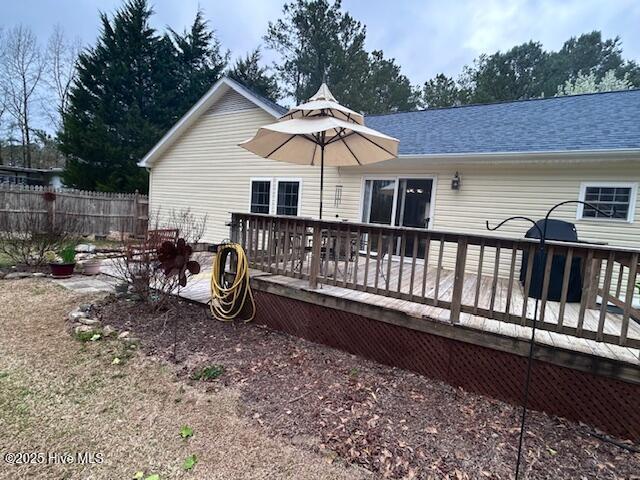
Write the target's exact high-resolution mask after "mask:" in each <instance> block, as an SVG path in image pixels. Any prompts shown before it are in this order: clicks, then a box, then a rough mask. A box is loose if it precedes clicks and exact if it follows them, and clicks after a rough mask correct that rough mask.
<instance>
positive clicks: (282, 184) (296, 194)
mask: <svg viewBox="0 0 640 480" xmlns="http://www.w3.org/2000/svg"><path fill="white" fill-rule="evenodd" d="M299 200H300V182H299V181H297V180H293V181H291V180H279V181H278V198H277V203H276V214H277V215H292V216H296V215H298V202H299Z"/></svg>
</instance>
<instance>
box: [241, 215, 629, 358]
mask: <svg viewBox="0 0 640 480" xmlns="http://www.w3.org/2000/svg"><path fill="white" fill-rule="evenodd" d="M232 238H233V239H234V240H235V241H238V242H239V243H241V244H242V245H243V247H244V248H245V250H246V252H247V255H248V257H249V262H250V266H251V267H252V268H255V269H260V270H263V271H267V272H271V273H274V274H279V275H287V276H291V277H296V278H301V279H306V280H308V282H309V285H310V287H311V288H316V287H317V286H318V284H330V285H336V286H340V287H343V288H348V289H352V290H359V291H362V292H369V293H373V294H378V295H384V296H387V297H393V298H398V299H402V300H407V301H411V302H417V303H422V304H425V305H430V306H434V307H440V308H442V309H446V310H448V311H449V312H450V315H449V321H450V322H452V323H458V322H459V321H460V317H461V315H471V316H477V317H482V318H488V319H492V320H498V321H501V322H507V323H510V324H514V325H519V326H529V327H530V326H532V325H533V320H534V318H537V320H538V321H537V323H536V325H537V327H538V328H541V329H544V330H548V331H552V332H559V333H563V334H568V335H572V336H575V337H580V338H586V339H590V340H595V341H599V342H607V343H611V344H617V345H622V346H626V347H631V348H640V309H638V307H637V305H636V304H635V303H634V295H636V283H637V282H638V274H639V273H640V268H639V261H640V257H639V256H640V251H639V250H632V249H625V248H614V247H608V246H601V245H591V244H584V243H565V242H551V241H550V242H548V243H547V255H546V257H545V256H543V255H540V252H539V251H538V242H537V241H536V240H531V239H524V238H523V239H513V238H503V237H495V236H488V235H487V236H483V235H466V234H458V233H450V232H439V231H432V230H422V229H412V228H401V227H388V226H380V225H372V224H358V223H347V222H336V221H319V220H311V219H304V218H296V217H283V216H270V215H260V214H246V213H234V214H232ZM445 251H448V252H453V258H454V262H453V264H452V266H451V267H452V268H446V267H445V263H444V260H443V259H444V252H445ZM523 258H524V259H525V261H524V262H523ZM558 263H559V268H558ZM552 289H553V290H555V291H556V293H555V295H556V296H557V297H558V298H554V299H552V298H551V295H550V292H551V290H552ZM533 295H535V296H537V297H538V298H539V304H538V311H537V313H536V312H535V300H534V299H533V298H530V297H531V296H533Z"/></svg>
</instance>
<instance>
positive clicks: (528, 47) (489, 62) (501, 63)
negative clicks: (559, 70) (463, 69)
mask: <svg viewBox="0 0 640 480" xmlns="http://www.w3.org/2000/svg"><path fill="white" fill-rule="evenodd" d="M546 61H547V53H546V52H545V51H544V50H543V49H542V45H541V44H540V43H539V42H527V43H523V44H522V45H518V46H515V47H513V48H512V49H511V50H509V51H507V52H505V53H501V52H496V53H494V54H493V55H489V56H487V55H481V56H480V58H479V59H478V60H477V62H476V68H475V70H474V71H473V72H472V73H471V79H472V82H473V84H474V86H475V89H474V91H473V93H472V95H471V98H470V100H471V102H473V103H491V102H501V101H504V100H519V99H524V98H534V97H539V96H540V95H542V92H543V88H542V82H543V79H544V70H545V67H546Z"/></svg>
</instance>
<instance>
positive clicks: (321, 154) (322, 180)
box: [320, 139, 324, 220]
mask: <svg viewBox="0 0 640 480" xmlns="http://www.w3.org/2000/svg"><path fill="white" fill-rule="evenodd" d="M323 140H324V139H323ZM323 189H324V141H323V142H322V143H321V144H320V220H322V190H323Z"/></svg>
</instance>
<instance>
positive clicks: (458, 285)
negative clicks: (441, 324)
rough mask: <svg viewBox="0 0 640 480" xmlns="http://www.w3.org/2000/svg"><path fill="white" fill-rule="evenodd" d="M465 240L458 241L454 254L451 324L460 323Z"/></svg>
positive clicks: (463, 238)
mask: <svg viewBox="0 0 640 480" xmlns="http://www.w3.org/2000/svg"><path fill="white" fill-rule="evenodd" d="M467 242H468V240H467V238H466V237H461V238H460V239H458V252H457V254H456V270H455V274H454V279H453V293H452V295H451V316H450V317H449V319H450V320H451V323H458V322H459V321H460V308H461V305H462V290H463V287H464V267H465V264H466V261H467Z"/></svg>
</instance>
